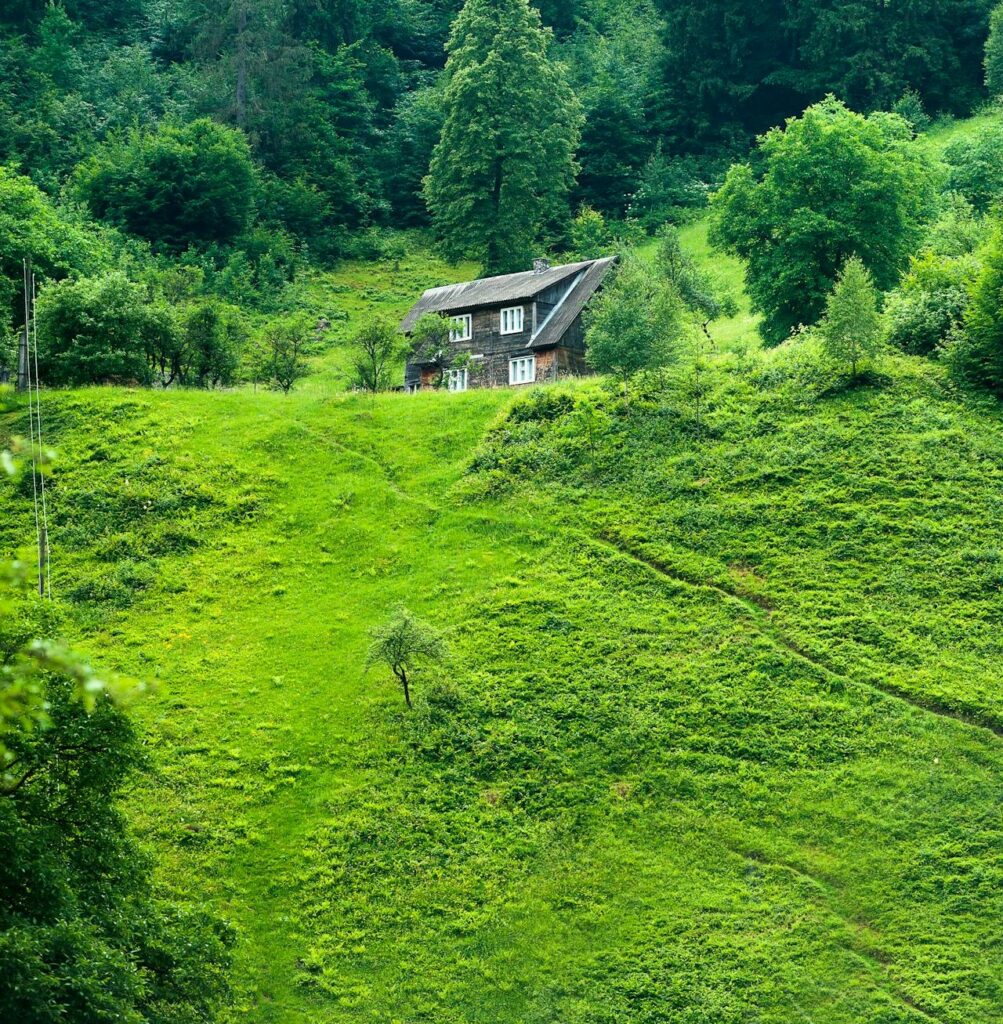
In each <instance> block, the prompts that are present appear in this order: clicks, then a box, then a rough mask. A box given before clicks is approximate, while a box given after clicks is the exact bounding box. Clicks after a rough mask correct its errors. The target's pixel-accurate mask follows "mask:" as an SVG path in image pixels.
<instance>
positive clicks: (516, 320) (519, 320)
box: [501, 306, 524, 334]
mask: <svg viewBox="0 0 1003 1024" xmlns="http://www.w3.org/2000/svg"><path fill="white" fill-rule="evenodd" d="M523 324H524V309H523V307H522V306H512V307H511V308H509V309H503V310H502V311H501V332H502V334H522V328H523Z"/></svg>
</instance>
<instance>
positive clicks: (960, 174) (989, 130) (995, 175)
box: [944, 124, 1003, 213]
mask: <svg viewBox="0 0 1003 1024" xmlns="http://www.w3.org/2000/svg"><path fill="white" fill-rule="evenodd" d="M944 159H945V160H946V161H947V164H948V166H949V168H950V172H949V175H948V187H949V188H950V189H951V190H953V191H955V192H959V193H960V194H961V195H963V196H964V197H965V198H966V199H967V200H968V201H969V202H970V203H971V204H972V206H974V207H975V209H976V210H979V211H980V212H982V213H984V212H985V211H987V210H988V209H989V208H990V207H991V206H992V205H993V203H995V202H996V201H997V200H998V199H999V198H1000V197H1001V196H1003V124H990V125H986V126H985V127H984V128H980V129H979V130H978V131H977V132H975V133H974V134H973V135H969V136H966V137H965V138H962V139H959V140H958V141H957V142H954V143H952V144H951V145H950V146H948V148H947V149H946V151H945V152H944Z"/></svg>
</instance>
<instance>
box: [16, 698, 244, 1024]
mask: <svg viewBox="0 0 1003 1024" xmlns="http://www.w3.org/2000/svg"><path fill="white" fill-rule="evenodd" d="M46 698H47V701H48V704H49V708H50V710H49V719H50V722H49V726H48V727H47V728H44V729H41V730H38V731H35V732H32V733H26V732H21V733H18V734H15V735H12V736H11V738H10V749H11V753H12V755H13V762H12V763H11V766H10V772H9V775H10V781H9V783H7V784H6V787H5V789H4V790H3V791H2V792H0V846H2V847H3V849H4V851H5V855H4V857H3V858H2V859H0V961H2V962H3V964H4V970H3V971H2V972H0V1018H2V1019H3V1020H5V1021H7V1020H9V1021H19V1022H22V1024H50V1022H52V1021H55V1020H58V1019H70V1017H66V1016H64V1015H63V1013H61V1012H60V1011H59V1010H58V1009H57V1008H58V1007H68V1008H71V1009H70V1011H69V1012H70V1014H71V1017H72V1019H73V1020H75V1021H85V1020H86V1021H95V1022H97V1021H111V1020H122V1021H126V1020H128V1021H136V1022H139V1021H151V1022H152V1021H164V1022H166V1021H182V1020H185V1021H195V1020H199V1021H207V1022H209V1021H213V1020H216V1019H217V1010H218V1009H219V1007H220V1004H221V1003H223V1002H225V1001H226V1000H227V998H228V985H227V972H228V968H229V960H230V954H229V948H230V946H231V945H232V942H233V936H232V935H231V933H230V931H229V929H228V928H227V927H226V926H225V925H224V924H223V923H222V922H221V921H220V920H218V919H216V918H214V917H212V916H211V915H210V914H208V913H206V912H204V911H194V910H191V909H188V908H184V907H180V906H178V905H175V904H171V903H169V902H166V901H164V900H162V899H161V898H159V897H158V896H157V894H156V893H155V892H154V890H153V886H152V884H151V879H150V871H149V865H148V863H147V862H146V860H145V857H144V856H143V854H142V852H141V851H140V850H139V848H138V847H137V846H136V844H135V842H134V841H133V839H132V838H131V836H130V835H129V832H128V829H127V827H126V823H125V820H124V818H123V816H122V814H121V812H120V811H119V810H118V807H117V804H116V800H115V798H116V797H117V796H118V795H119V794H120V793H121V791H122V789H123V787H124V786H125V784H126V782H127V781H128V780H129V778H130V777H131V776H132V775H134V774H135V773H136V771H137V769H138V768H139V767H140V766H141V765H142V752H141V747H140V744H139V742H138V739H137V737H136V735H135V733H134V732H133V730H132V728H131V727H130V725H129V723H128V721H127V720H126V719H125V717H124V716H123V715H122V714H121V713H120V712H119V711H117V710H116V709H115V708H114V707H113V706H112V705H111V703H110V701H109V700H108V699H107V698H106V697H102V698H99V699H98V701H97V703H96V707H95V709H94V711H93V713H91V714H88V713H87V712H86V711H85V710H84V709H83V708H82V707H81V706H80V704H79V703H78V702H77V701H75V700H73V699H72V697H71V687H70V685H69V684H68V683H67V682H66V681H65V680H63V679H60V678H51V679H50V680H49V681H48V683H47V686H46Z"/></svg>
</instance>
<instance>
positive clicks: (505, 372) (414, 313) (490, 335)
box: [401, 257, 615, 391]
mask: <svg viewBox="0 0 1003 1024" xmlns="http://www.w3.org/2000/svg"><path fill="white" fill-rule="evenodd" d="M614 262H615V257H610V258H607V259H599V260H587V261H585V262H584V263H569V264H566V265H565V266H560V267H552V266H550V264H549V263H548V262H547V261H546V260H537V261H536V263H535V265H534V268H533V270H531V271H528V272H526V273H521V274H507V275H506V276H504V277H489V278H484V279H482V280H480V281H468V282H466V283H465V284H455V285H448V286H446V287H444V288H432V289H431V290H429V291H427V292H425V294H424V295H423V296H422V297H421V299H419V300H418V302H417V303H416V304H415V305H414V307H413V308H412V310H411V312H410V313H408V315H407V317H406V318H405V320H404V323H403V324H402V325H401V329H402V330H403V331H404V333H405V334H407V335H409V336H410V334H411V332H412V331H413V329H414V327H415V325H416V324H417V323H418V321H419V320H420V319H421V318H422V317H423V316H426V315H427V314H430V313H431V314H437V315H439V316H442V317H446V318H448V319H449V320H450V321H451V331H450V334H449V341H448V343H446V346H445V347H444V348H441V347H440V348H438V349H437V350H436V351H421V352H418V353H416V354H415V355H414V356H413V357H412V360H411V361H410V362H409V363H408V364H407V368H406V370H405V374H404V378H405V379H404V386H405V388H406V390H408V391H418V390H420V389H422V388H428V387H435V386H437V385H439V384H440V383H441V384H445V385H446V386H448V387H449V390H450V391H466V390H467V388H472V387H503V386H508V385H521V384H533V383H535V382H537V381H549V380H557V379H558V378H559V377H566V376H578V375H583V374H586V373H588V372H589V370H588V367H587V365H586V362H585V330H584V326H583V323H582V314H583V313H584V312H585V308H586V307H587V306H588V304H589V301H590V300H591V299H592V297H593V296H594V295H595V294H596V292H597V291H598V290H599V289H600V288H601V287H602V284H603V281H604V280H605V279H606V276H607V274H608V273H609V271H610V269H611V268H612V266H613V264H614ZM464 356H465V357H466V358H463V357H464Z"/></svg>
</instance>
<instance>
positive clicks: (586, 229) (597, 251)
mask: <svg viewBox="0 0 1003 1024" xmlns="http://www.w3.org/2000/svg"><path fill="white" fill-rule="evenodd" d="M615 248H616V239H615V238H614V237H613V232H612V231H611V230H610V226H609V225H608V224H607V223H606V218H605V217H604V216H603V215H602V214H601V213H600V212H599V211H598V210H593V209H592V208H591V207H590V206H583V207H582V208H581V209H580V210H579V211H578V213H577V214H576V216H575V219H574V220H573V221H572V222H571V251H572V253H573V254H574V257H575V259H579V260H597V259H599V258H600V257H602V256H608V255H609V254H610V253H611V252H613V251H614V249H615Z"/></svg>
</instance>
